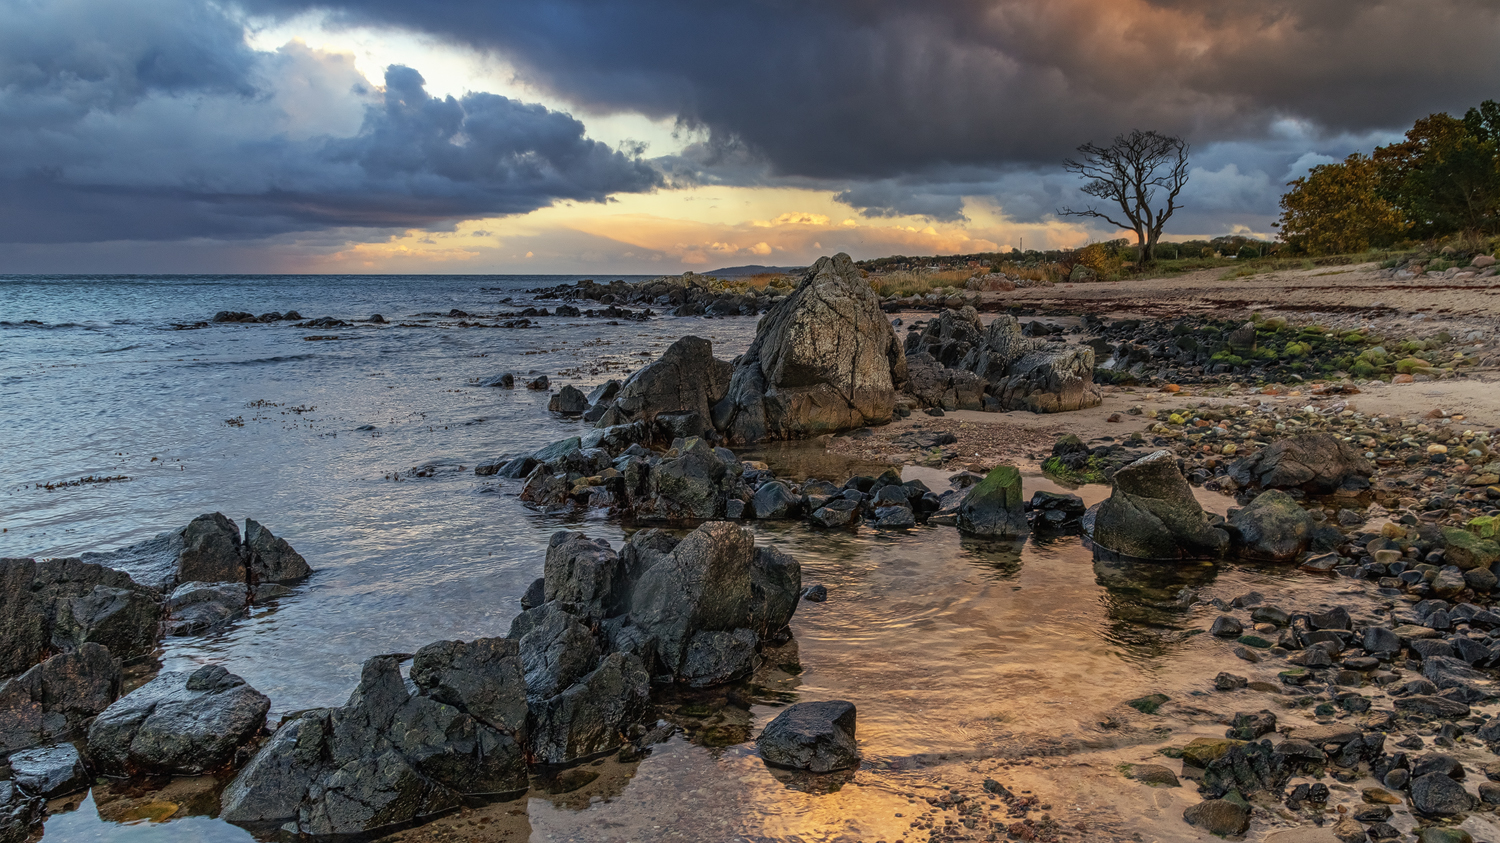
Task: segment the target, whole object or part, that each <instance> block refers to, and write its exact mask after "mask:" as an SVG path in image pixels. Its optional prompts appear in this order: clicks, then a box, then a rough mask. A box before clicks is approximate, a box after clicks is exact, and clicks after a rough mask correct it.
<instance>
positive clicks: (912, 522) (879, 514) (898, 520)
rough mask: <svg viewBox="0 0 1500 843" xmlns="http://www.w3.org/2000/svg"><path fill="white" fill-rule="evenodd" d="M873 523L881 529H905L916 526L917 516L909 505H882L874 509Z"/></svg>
mask: <svg viewBox="0 0 1500 843" xmlns="http://www.w3.org/2000/svg"><path fill="white" fill-rule="evenodd" d="M874 515H875V524H874V526H875V527H876V528H877V529H881V530H907V529H910V528H912V527H915V526H917V518H916V516H915V515H913V514H912V511H911V509H910V508H909V507H904V506H883V507H880V508H878V509H876V510H875V512H874Z"/></svg>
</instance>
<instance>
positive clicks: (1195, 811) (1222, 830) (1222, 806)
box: [1182, 799, 1250, 837]
mask: <svg viewBox="0 0 1500 843" xmlns="http://www.w3.org/2000/svg"><path fill="white" fill-rule="evenodd" d="M1182 818H1183V819H1184V820H1187V823H1188V825H1191V826H1195V827H1197V828H1201V829H1203V830H1204V831H1206V832H1208V833H1209V834H1215V835H1218V836H1220V837H1227V836H1229V835H1231V834H1244V833H1245V831H1246V830H1248V829H1249V828H1250V812H1249V811H1248V810H1246V809H1245V808H1244V807H1243V806H1241V805H1239V804H1236V803H1234V802H1230V801H1229V800H1227V799H1206V800H1204V801H1202V802H1199V803H1198V804H1196V805H1191V806H1189V807H1188V809H1187V810H1185V811H1183V812H1182Z"/></svg>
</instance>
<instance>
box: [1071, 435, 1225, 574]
mask: <svg viewBox="0 0 1500 843" xmlns="http://www.w3.org/2000/svg"><path fill="white" fill-rule="evenodd" d="M1113 485H1114V488H1113V490H1112V492H1111V493H1110V496H1109V498H1108V499H1106V500H1105V501H1104V502H1103V503H1101V504H1099V505H1098V507H1097V508H1096V509H1095V510H1094V517H1093V525H1092V535H1091V538H1092V539H1093V540H1094V543H1095V544H1098V545H1099V546H1100V547H1103V548H1105V549H1106V550H1110V551H1113V552H1115V553H1119V554H1122V555H1125V556H1131V557H1135V558H1140V559H1178V558H1183V557H1189V558H1193V557H1204V556H1210V557H1211V556H1218V555H1220V554H1222V553H1223V552H1224V550H1225V549H1226V548H1227V547H1228V544H1229V537H1228V535H1227V534H1226V533H1225V532H1224V531H1223V530H1221V529H1218V528H1217V527H1213V526H1211V525H1210V524H1209V521H1208V516H1207V515H1206V514H1205V513H1204V511H1203V507H1202V506H1201V505H1200V504H1199V503H1198V501H1197V499H1196V498H1194V497H1193V491H1192V489H1191V488H1190V487H1189V486H1188V484H1187V481H1186V480H1185V479H1183V476H1182V473H1181V472H1180V471H1178V469H1177V463H1176V460H1175V459H1174V458H1173V456H1172V454H1171V452H1170V451H1157V452H1156V453H1154V454H1150V455H1148V456H1145V457H1142V458H1140V459H1138V460H1136V461H1135V462H1133V463H1131V464H1130V465H1127V466H1125V467H1124V468H1122V469H1120V470H1119V471H1117V472H1116V473H1115V476H1114V479H1113ZM1085 524H1086V527H1087V519H1086V520H1085Z"/></svg>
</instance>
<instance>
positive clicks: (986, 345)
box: [959, 313, 1103, 413]
mask: <svg viewBox="0 0 1500 843" xmlns="http://www.w3.org/2000/svg"><path fill="white" fill-rule="evenodd" d="M959 368H961V369H965V370H967V371H970V372H973V373H974V374H976V375H978V376H979V378H980V379H981V380H983V381H985V382H986V383H987V385H988V391H989V393H990V394H991V395H993V396H994V397H995V399H996V401H997V402H998V404H999V405H1000V408H1001V409H1004V410H1030V411H1032V412H1034V413H1060V412H1066V411H1069V410H1081V409H1084V408H1086V407H1095V406H1098V405H1099V403H1100V401H1102V400H1103V399H1102V397H1101V394H1100V392H1099V387H1098V385H1096V384H1095V383H1094V350H1093V349H1092V348H1090V347H1088V346H1071V345H1062V344H1059V343H1052V342H1046V341H1042V340H1036V339H1031V338H1027V337H1025V336H1024V335H1023V332H1022V330H1021V325H1020V323H1019V322H1018V321H1016V318H1015V317H1014V316H1011V315H1010V314H1006V313H1002V314H999V315H997V316H996V317H995V318H994V319H993V320H992V321H991V322H990V324H989V327H988V328H986V329H985V331H984V335H983V342H982V343H981V345H979V346H978V347H976V348H975V349H974V350H972V351H970V352H969V354H968V355H967V356H966V357H965V358H964V359H963V360H962V361H961V362H960V363H959Z"/></svg>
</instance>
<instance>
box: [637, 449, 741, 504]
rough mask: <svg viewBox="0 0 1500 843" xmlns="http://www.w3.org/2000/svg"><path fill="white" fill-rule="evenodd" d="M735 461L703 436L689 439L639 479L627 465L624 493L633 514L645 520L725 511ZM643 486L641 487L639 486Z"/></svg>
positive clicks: (735, 465)
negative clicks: (673, 454) (702, 437)
mask: <svg viewBox="0 0 1500 843" xmlns="http://www.w3.org/2000/svg"><path fill="white" fill-rule="evenodd" d="M738 466H739V464H738V463H737V462H731V461H729V460H725V459H724V457H723V456H722V455H721V454H719V453H718V452H717V451H716V450H715V449H714V448H713V447H711V446H710V445H709V444H708V443H707V442H706V441H704V440H702V439H692V440H688V441H687V442H685V443H684V444H683V447H682V449H681V450H680V451H679V453H678V455H677V456H675V457H669V458H665V459H663V460H662V461H661V462H660V463H659V464H657V465H655V466H650V467H649V470H647V471H646V472H645V476H644V480H643V481H642V482H640V483H639V484H638V483H633V482H632V474H631V471H630V470H628V469H627V471H626V472H625V474H626V495H627V498H628V500H629V502H630V505H631V507H632V509H633V510H634V511H635V515H636V518H637V519H639V520H644V521H668V522H671V521H695V520H696V521H706V520H708V519H712V518H720V517H723V515H724V504H725V500H726V497H727V494H728V492H729V490H730V489H731V488H732V486H733V484H734V482H735V480H736V478H737V476H738V471H737V469H738ZM641 487H643V488H641Z"/></svg>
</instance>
